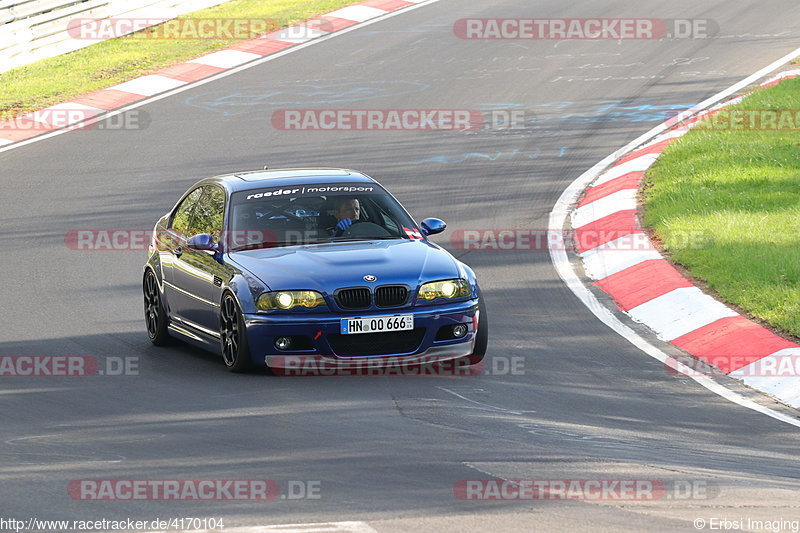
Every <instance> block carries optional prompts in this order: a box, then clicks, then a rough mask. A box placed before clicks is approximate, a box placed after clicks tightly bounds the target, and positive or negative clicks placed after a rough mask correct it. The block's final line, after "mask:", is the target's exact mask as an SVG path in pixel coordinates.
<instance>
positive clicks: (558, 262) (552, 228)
mask: <svg viewBox="0 0 800 533" xmlns="http://www.w3.org/2000/svg"><path fill="white" fill-rule="evenodd" d="M797 57H800V48H798V49H796V50H794V51H793V52H791V53H789V54H787V55H785V56H784V57H782V58H780V59H778V60H777V61H775V62H773V63H772V64H770V65H767V66H766V67H764V68H762V69H761V70H759V71H758V72H756V73H754V74H752V75H750V76H748V77H746V78H744V79H743V80H741V81H740V82H738V83H735V84H733V85H731V86H730V87H728V88H727V89H725V90H724V91H722V92H719V93H717V94H715V95H714V96H711V97H710V98H707V99H706V100H704V101H702V102H700V103H699V104H697V105H696V106H694V107H692V108H691V109H688V110H686V111H684V112H682V113H681V114H680V115H678V117H677V121H676V122H679V121H681V120H684V119H685V118H688V117H690V116H692V115H693V114H696V113H698V112H700V111H702V110H704V109H706V108H707V107H709V106H711V105H714V104H716V103H717V102H719V101H720V100H722V99H723V98H727V97H728V96H730V95H732V94H734V93H736V92H737V91H740V90H741V89H743V88H745V87H747V86H748V85H750V84H751V83H753V82H755V81H757V80H759V79H761V78H763V77H764V76H766V75H767V74H769V73H770V72H772V71H774V70H776V69H778V68H780V67H782V66H783V65H785V64H786V63H788V62H790V61H792V60H793V59H795V58H797ZM676 122H671V123H672V124H675V123H676ZM667 127H669V125H668V124H659V125H658V126H656V127H654V128H653V129H651V130H650V131H648V132H646V133H643V134H642V135H640V136H639V137H637V138H636V139H634V140H632V141H631V142H629V143H628V144H626V145H625V146H623V147H622V148H620V149H619V150H617V151H616V152H614V153H612V154H609V155H608V156H606V157H605V158H604V159H602V160H600V161H598V162H597V163H596V164H595V165H594V166H593V167H592V168H590V169H589V170H587V171H586V172H584V173H583V174H581V175H580V176H578V177H577V178H576V179H575V181H573V182H572V183H570V184H569V185H568V186H567V188H566V189H564V192H563V193H561V196H560V197H559V198H558V200H557V201H556V203H555V205H554V206H553V210H552V211H551V212H550V218H549V221H548V233H550V234H551V235H550V236H549V237H550V238H551V239H554V238H556V237H557V236H558V235H560V234H561V232H562V230H563V228H564V226H565V224H566V222H567V217H568V216H569V212H570V207H571V206H572V205H573V204H574V203H575V202H576V201H577V200H578V197H579V196H580V194H581V193H582V192H583V190H584V189H585V188H586V187H587V186H588V185H589V184H590V183H592V181H594V180H595V179H597V176H598V175H600V173H601V172H602V171H603V170H605V169H606V168H607V167H608V165H610V164H612V163H613V162H614V161H616V160H617V159H619V158H620V157H622V156H623V155H625V154H627V153H628V152H630V151H631V150H633V149H634V148H638V147H639V146H640V145H642V144H644V143H645V142H647V141H649V140H651V139H653V138H654V137H656V136H657V135H659V134H661V133H663V132H664V130H665V129H666V128H667ZM548 242H556V241H548ZM550 260H551V261H552V262H553V267H554V268H555V269H556V272H558V275H559V276H560V277H561V279H562V280H563V281H564V284H566V286H567V287H568V288H569V290H571V291H572V292H573V293H574V294H575V296H577V297H578V299H579V300H580V301H581V302H582V303H583V304H584V305H585V306H586V307H587V308H589V310H590V311H591V312H592V314H594V315H595V316H596V317H597V318H598V319H599V320H600V321H601V322H602V323H603V324H605V325H607V326H608V327H609V328H611V329H612V330H614V331H615V332H616V333H618V334H619V335H621V336H622V337H624V338H625V339H626V340H627V341H628V342H630V343H631V344H633V345H634V346H636V347H637V348H639V349H640V350H642V351H643V352H644V353H646V354H647V355H649V356H650V357H652V358H654V359H656V360H658V361H661V363H662V364H667V363H668V362H673V361H674V358H672V357H670V356H668V355H667V354H666V353H664V352H663V351H661V350H660V349H659V348H657V347H656V346H654V345H653V344H651V343H650V342H648V341H647V340H646V339H645V338H644V337H642V336H641V335H639V334H638V333H636V332H635V331H633V330H632V329H631V328H630V327H628V326H627V325H625V324H624V323H623V322H622V321H621V320H620V319H619V318H617V317H616V316H614V314H613V313H612V312H611V311H610V310H609V309H608V308H606V307H605V306H604V305H603V304H601V303H600V301H599V300H598V299H597V298H596V297H595V295H594V294H592V292H591V291H590V290H589V289H588V288H587V287H586V286H585V285H584V284H583V282H582V281H581V279H580V278H579V277H578V275H577V274H576V273H575V271H574V270H573V268H572V264H571V263H570V261H569V258H568V257H567V251H566V250H565V249H564V248H563V247H556V246H553V247H551V248H550ZM671 364H672V366H673V367H674V368H675V369H676V371H678V372H680V373H681V374H684V375H686V376H688V377H690V378H691V379H693V380H694V381H696V382H697V383H698V384H699V385H701V386H703V387H705V388H706V389H708V390H709V391H711V392H713V393H714V394H717V395H719V396H721V397H723V398H725V399H726V400H728V401H731V402H733V403H735V404H737V405H740V406H742V407H746V408H747V409H752V410H753V411H756V412H758V413H761V414H764V415H767V416H769V417H772V418H774V419H775V420H779V421H781V422H785V423H786V424H790V425H792V426H795V427H798V428H800V420H798V419H797V418H794V417H790V416H787V415H785V414H783V413H779V412H778V411H775V410H774V409H770V408H769V407H764V406H763V405H759V404H758V403H756V402H754V401H752V400H750V399H748V398H745V397H744V396H742V395H740V394H738V393H736V392H733V391H732V390H729V389H727V388H726V387H724V386H723V385H720V384H719V383H717V382H715V381H714V380H712V379H710V378H708V377H706V376H697V375H694V374H695V373H696V372H695V371H693V370H692V369H690V368H689V367H687V366H686V365H684V364H683V363H680V362H678V363H677V364H674V363H671Z"/></svg>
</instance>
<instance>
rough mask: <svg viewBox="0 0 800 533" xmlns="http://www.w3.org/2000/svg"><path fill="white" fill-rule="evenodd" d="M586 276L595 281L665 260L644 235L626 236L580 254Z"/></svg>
mask: <svg viewBox="0 0 800 533" xmlns="http://www.w3.org/2000/svg"><path fill="white" fill-rule="evenodd" d="M580 256H581V257H582V258H583V268H584V270H586V275H587V276H589V277H590V278H591V279H594V280H601V279H605V278H607V277H608V276H611V275H613V274H616V273H617V272H622V271H623V270H625V269H626V268H630V267H632V266H634V265H638V264H639V263H642V262H644V261H649V260H651V259H663V258H662V257H661V254H660V253H659V252H658V250H656V249H654V248H653V245H652V243H651V242H650V239H648V238H647V235H645V234H644V233H636V234H631V235H625V236H624V237H620V238H618V239H614V240H613V241H609V242H607V243H605V244H602V245H600V246H598V247H597V248H592V249H591V250H587V251H586V252H583V253H582V254H580Z"/></svg>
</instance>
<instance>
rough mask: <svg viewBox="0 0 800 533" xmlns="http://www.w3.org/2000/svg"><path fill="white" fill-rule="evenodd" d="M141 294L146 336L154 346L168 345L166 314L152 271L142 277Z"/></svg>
mask: <svg viewBox="0 0 800 533" xmlns="http://www.w3.org/2000/svg"><path fill="white" fill-rule="evenodd" d="M142 292H143V293H144V322H145V326H146V327H147V336H148V337H150V342H152V343H153V344H154V345H156V346H165V345H166V344H168V343H169V333H168V332H167V312H166V311H165V310H164V304H163V303H162V301H161V292H160V291H159V290H158V280H157V279H156V275H155V273H154V272H153V271H152V270H148V271H147V274H145V275H144V281H143V283H142Z"/></svg>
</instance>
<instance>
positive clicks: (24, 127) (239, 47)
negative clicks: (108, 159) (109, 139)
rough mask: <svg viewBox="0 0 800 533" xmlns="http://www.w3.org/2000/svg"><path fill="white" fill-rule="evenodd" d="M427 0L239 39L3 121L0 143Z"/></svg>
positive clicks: (392, 3) (364, 8) (352, 10)
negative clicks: (181, 60) (176, 62)
mask: <svg viewBox="0 0 800 533" xmlns="http://www.w3.org/2000/svg"><path fill="white" fill-rule="evenodd" d="M425 3H432V2H431V0H366V1H364V2H361V3H358V4H355V5H351V6H347V7H343V8H341V9H337V10H336V11H332V12H330V13H327V14H325V15H322V16H319V17H315V18H313V19H311V20H309V21H306V22H305V23H299V24H296V25H295V26H290V27H288V28H283V29H282V30H279V31H275V32H272V33H269V34H266V35H262V36H259V37H257V38H254V39H249V40H245V41H242V42H239V43H236V44H235V45H233V46H232V47H231V48H229V49H225V50H219V51H216V52H212V53H210V54H207V55H204V56H202V57H198V58H196V59H192V60H191V61H187V62H185V63H179V64H177V65H172V66H170V67H167V68H164V69H162V70H160V71H158V72H154V73H153V74H148V75H146V76H141V77H139V78H135V79H132V80H129V81H126V82H124V83H120V84H118V85H114V86H113V87H107V88H105V89H101V90H99V91H94V92H92V93H89V94H85V95H83V96H80V97H78V98H76V99H75V100H72V101H69V102H64V103H60V104H57V105H54V106H51V107H48V108H45V109H41V110H39V111H34V112H32V113H28V114H26V115H23V116H21V117H16V118H13V119H10V120H5V121H0V147H2V146H6V145H10V144H13V143H17V142H20V141H24V140H27V139H30V138H33V137H37V136H39V135H42V134H45V133H49V132H52V131H55V130H60V129H64V128H68V127H70V126H75V125H76V124H82V123H85V122H86V121H87V120H91V119H94V118H96V117H99V116H101V115H103V114H105V113H107V112H108V111H111V110H114V109H118V108H121V107H125V106H127V105H129V104H131V103H134V102H137V101H140V100H143V99H146V98H149V97H152V96H154V95H158V94H161V93H165V92H168V91H171V90H174V89H177V88H180V87H183V86H186V85H188V84H191V83H194V82H197V81H199V80H203V79H206V78H210V77H212V76H215V75H218V74H220V73H221V72H225V71H228V70H231V69H234V68H237V67H240V66H242V65H245V64H247V63H251V62H253V61H256V60H259V59H262V58H264V57H266V56H270V55H273V54H277V53H278V52H281V51H283V50H285V49H287V48H290V47H293V46H296V45H300V44H305V43H307V42H309V41H312V40H315V39H319V38H320V37H324V36H327V35H330V34H332V33H336V32H338V31H339V30H342V29H344V28H348V27H351V26H355V25H359V24H363V23H365V22H367V21H370V20H373V19H376V18H378V17H382V16H385V15H386V14H388V13H391V12H395V11H399V10H402V9H405V8H408V7H410V6H414V5H417V4H425ZM317 28H325V30H322V29H317ZM328 30H330V31H328Z"/></svg>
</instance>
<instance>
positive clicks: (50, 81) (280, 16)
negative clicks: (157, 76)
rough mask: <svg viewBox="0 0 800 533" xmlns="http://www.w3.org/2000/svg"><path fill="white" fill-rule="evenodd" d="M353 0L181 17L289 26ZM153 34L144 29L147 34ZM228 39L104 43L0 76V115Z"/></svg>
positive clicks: (256, 0) (230, 5) (277, 3)
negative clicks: (257, 19) (253, 21)
mask: <svg viewBox="0 0 800 533" xmlns="http://www.w3.org/2000/svg"><path fill="white" fill-rule="evenodd" d="M353 3H354V0H232V1H231V2H226V3H224V4H221V5H219V6H216V7H211V8H208V9H203V10H201V11H195V12H193V13H190V14H187V15H184V16H182V17H180V18H245V19H247V18H259V19H270V20H272V21H275V23H276V24H277V26H278V27H284V26H289V25H291V24H293V23H295V22H298V21H302V20H305V19H308V18H311V17H314V16H317V15H321V14H324V13H327V12H330V11H333V10H335V9H338V8H340V7H342V6H346V5H349V4H353ZM149 31H152V30H144V32H149ZM235 42H236V41H234V40H231V39H228V40H226V39H218V40H212V39H206V40H202V39H198V40H155V39H153V40H147V39H141V38H137V37H134V36H126V37H121V38H119V39H112V40H109V41H104V42H102V43H98V44H95V45H92V46H89V47H87V48H83V49H81V50H77V51H75V52H71V53H69V54H64V55H62V56H58V57H54V58H51V59H44V60H41V61H37V62H36V63H32V64H30V65H26V66H22V67H19V68H15V69H12V70H9V71H8V72H4V73H2V74H0V117H8V116H13V115H17V114H21V113H25V112H28V111H33V110H35V109H41V108H43V107H47V106H50V105H53V104H56V103H59V102H64V101H67V100H70V99H71V98H73V97H75V96H77V95H80V94H83V93H87V92H91V91H94V90H97V89H102V88H104V87H109V86H111V85H116V84H118V83H121V82H123V81H127V80H130V79H133V78H136V77H138V76H143V75H145V74H149V73H151V72H155V71H156V70H159V69H161V68H164V67H166V66H169V65H173V64H175V63H181V62H183V61H186V60H188V59H193V58H195V57H198V56H201V55H204V54H207V53H209V52H213V51H215V50H219V49H222V48H227V47H229V46H231V45H232V44H233V43H235Z"/></svg>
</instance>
